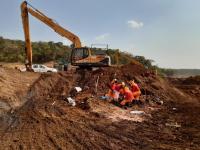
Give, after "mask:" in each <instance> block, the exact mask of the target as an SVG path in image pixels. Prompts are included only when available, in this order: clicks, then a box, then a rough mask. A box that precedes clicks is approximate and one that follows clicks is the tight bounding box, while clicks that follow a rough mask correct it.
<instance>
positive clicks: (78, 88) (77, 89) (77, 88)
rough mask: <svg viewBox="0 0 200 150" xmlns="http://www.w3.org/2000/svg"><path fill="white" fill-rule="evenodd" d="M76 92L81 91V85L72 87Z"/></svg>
mask: <svg viewBox="0 0 200 150" xmlns="http://www.w3.org/2000/svg"><path fill="white" fill-rule="evenodd" d="M74 89H75V90H76V91H77V92H81V91H82V88H81V87H75V88H74Z"/></svg>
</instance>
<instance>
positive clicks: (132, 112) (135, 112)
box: [130, 110, 145, 115]
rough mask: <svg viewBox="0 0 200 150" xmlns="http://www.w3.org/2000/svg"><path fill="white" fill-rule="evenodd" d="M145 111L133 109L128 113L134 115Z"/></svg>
mask: <svg viewBox="0 0 200 150" xmlns="http://www.w3.org/2000/svg"><path fill="white" fill-rule="evenodd" d="M144 113H145V112H144V111H139V110H133V111H131V112H130V114H134V115H141V114H144Z"/></svg>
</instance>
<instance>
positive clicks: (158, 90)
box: [0, 64, 200, 150]
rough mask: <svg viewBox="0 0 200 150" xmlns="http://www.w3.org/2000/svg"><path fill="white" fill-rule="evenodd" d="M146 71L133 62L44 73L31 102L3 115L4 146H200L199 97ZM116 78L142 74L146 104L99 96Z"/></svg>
mask: <svg viewBox="0 0 200 150" xmlns="http://www.w3.org/2000/svg"><path fill="white" fill-rule="evenodd" d="M147 72H148V70H146V69H145V68H143V67H142V66H140V65H137V64H130V65H127V66H122V67H119V68H116V67H113V68H104V69H101V70H96V71H87V70H79V71H77V72H68V73H58V74H42V75H41V76H40V77H39V78H38V79H36V80H35V82H34V83H32V84H31V86H30V88H29V90H28V91H27V94H28V95H29V97H27V99H26V102H25V103H24V104H23V105H22V106H21V107H20V108H16V109H14V110H12V111H8V113H7V114H4V115H3V116H2V117H1V119H0V125H1V128H0V145H1V147H0V149H70V150H71V149H146V150H149V149H177V150H179V149H180V150H182V149H191V150H197V149H199V146H200V140H199V139H200V134H199V132H198V131H199V130H200V119H199V117H196V116H198V114H199V113H200V105H199V102H198V101H195V100H194V99H195V98H193V97H191V96H190V95H188V94H187V93H185V91H183V90H182V89H179V88H178V86H177V87H176V86H173V85H174V84H175V83H174V82H172V80H168V81H167V80H165V79H162V78H160V77H157V76H155V75H154V74H151V75H149V74H148V73H147ZM98 78H99V82H98V90H97V91H96V90H95V87H96V85H95V82H96V80H97V79H98ZM112 78H118V79H120V80H123V81H127V80H129V79H130V78H134V79H135V80H137V82H138V83H139V85H140V87H141V89H142V93H143V95H142V97H141V99H142V100H143V101H144V102H145V105H143V106H142V107H141V106H137V105H135V106H133V107H131V108H128V109H126V110H125V109H122V108H120V107H117V106H115V105H113V104H112V103H109V102H107V101H102V100H100V99H99V96H101V95H102V94H105V93H106V92H107V90H108V88H107V83H108V82H109V81H110V80H111V79H112ZM75 86H80V87H81V88H83V92H81V93H79V94H78V95H77V96H76V97H75V99H76V102H77V105H76V106H75V107H72V106H70V105H69V104H68V102H67V101H65V98H66V97H68V96H70V93H71V91H72V90H73V88H74V87H75ZM156 101H163V102H164V104H163V105H158V104H157V103H156ZM132 110H141V111H144V114H142V115H133V114H130V111H132Z"/></svg>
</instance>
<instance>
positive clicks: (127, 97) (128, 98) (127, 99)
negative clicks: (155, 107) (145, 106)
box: [120, 82, 134, 106]
mask: <svg viewBox="0 0 200 150" xmlns="http://www.w3.org/2000/svg"><path fill="white" fill-rule="evenodd" d="M120 94H122V95H123V96H124V98H123V100H122V101H121V102H120V104H121V106H125V105H126V104H127V103H131V102H132V101H133V100H134V96H133V93H132V92H131V90H130V89H129V87H127V86H126V85H125V83H124V82H122V89H121V90H120Z"/></svg>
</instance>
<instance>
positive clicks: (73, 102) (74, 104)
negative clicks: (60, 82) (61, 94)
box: [67, 97, 76, 106]
mask: <svg viewBox="0 0 200 150" xmlns="http://www.w3.org/2000/svg"><path fill="white" fill-rule="evenodd" d="M67 100H68V103H69V104H70V105H72V106H76V102H75V100H74V99H72V98H71V97H68V98H67Z"/></svg>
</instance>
